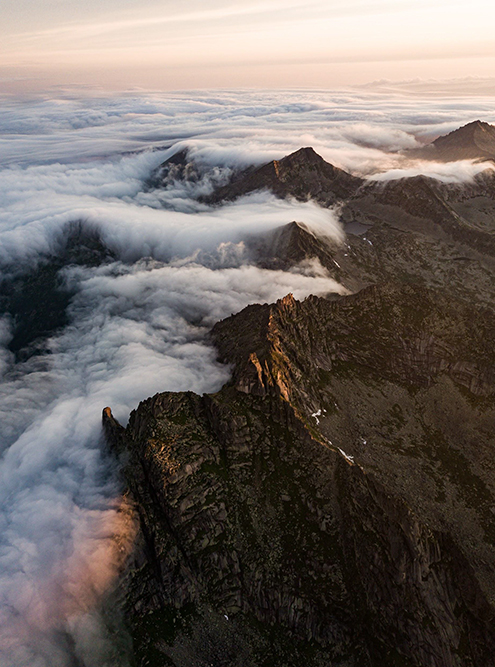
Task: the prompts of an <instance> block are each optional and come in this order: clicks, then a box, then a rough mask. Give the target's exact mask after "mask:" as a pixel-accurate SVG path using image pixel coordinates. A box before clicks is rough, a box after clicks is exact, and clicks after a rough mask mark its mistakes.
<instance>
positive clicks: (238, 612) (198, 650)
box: [103, 124, 495, 667]
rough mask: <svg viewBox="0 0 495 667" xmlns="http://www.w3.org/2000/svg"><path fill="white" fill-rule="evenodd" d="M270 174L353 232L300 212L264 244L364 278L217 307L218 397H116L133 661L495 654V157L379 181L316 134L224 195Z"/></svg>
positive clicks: (281, 666)
mask: <svg viewBox="0 0 495 667" xmlns="http://www.w3.org/2000/svg"><path fill="white" fill-rule="evenodd" d="M481 125H482V126H483V125H485V124H481ZM467 128H469V126H467ZM478 129H479V128H478V127H474V128H470V129H467V130H466V128H461V130H466V131H465V132H461V130H459V131H458V132H460V133H461V134H457V135H456V136H455V137H454V139H452V135H449V136H450V137H451V139H449V142H450V146H454V145H457V147H458V149H459V150H461V149H462V150H464V148H465V147H466V146H467V145H468V143H469V141H468V138H469V135H470V133H471V136H472V137H475V138H476V142H479V139H478V134H479V133H478ZM455 134H456V133H453V135H455ZM446 139H448V137H447V138H446ZM473 141H474V139H473ZM439 145H440V146H441V147H442V146H444V144H442V142H440V144H439ZM463 147H464V148H463ZM435 150H437V149H435ZM438 150H440V149H438ZM442 150H444V148H442ZM445 150H446V149H445ZM190 164H191V163H190V161H189V158H188V156H187V153H184V154H183V155H179V156H178V157H176V158H175V161H173V162H170V163H164V165H162V167H161V169H162V172H161V173H162V183H163V184H164V185H165V186H166V183H167V178H169V177H170V178H179V179H188V178H189V176H188V170H192V172H194V169H193V167H190V166H189V167H188V165H190ZM163 179H164V180H163ZM157 183H158V181H157ZM156 187H159V186H158V185H157V186H156ZM259 189H269V190H271V191H272V192H273V193H274V194H276V195H277V196H279V197H296V198H298V199H300V200H306V199H314V200H315V201H317V202H318V203H320V204H321V205H324V206H333V205H334V204H335V203H338V211H339V215H340V218H341V221H342V223H343V226H344V230H345V231H346V236H345V240H344V242H343V243H342V244H339V243H337V242H335V241H334V240H332V239H330V238H325V237H322V236H319V235H317V234H315V233H313V232H312V231H311V229H310V228H309V227H308V226H306V225H305V224H304V221H292V222H290V223H288V224H287V225H285V226H283V227H281V228H279V229H277V230H275V231H273V232H270V233H268V234H265V235H258V236H254V235H253V237H252V238H250V239H248V240H247V241H246V247H247V249H248V251H249V252H250V254H251V257H252V258H253V261H254V262H255V263H256V264H257V265H258V266H263V267H265V268H269V269H283V270H297V269H296V267H300V264H301V263H303V264H304V263H307V262H311V261H315V260H318V262H320V264H321V265H322V266H323V267H324V268H325V269H327V271H328V273H329V274H330V275H331V276H332V277H333V278H335V279H336V280H338V281H339V282H340V283H341V284H342V285H344V286H345V287H346V288H347V290H348V291H349V292H351V293H350V294H348V295H347V296H339V295H335V294H332V295H328V297H327V298H317V297H314V296H312V297H308V298H307V299H306V300H304V301H303V302H298V301H296V300H295V299H294V298H293V297H292V295H288V296H286V297H285V298H284V299H281V300H280V301H278V302H277V303H275V304H264V305H251V306H249V307H247V308H245V309H244V310H243V311H241V312H240V313H238V314H236V315H233V316H231V317H229V318H227V319H225V320H223V321H222V322H219V323H217V324H216V325H215V326H214V327H213V329H212V331H211V341H212V343H213V344H214V345H215V347H216V349H217V352H218V358H219V360H220V361H222V362H224V363H226V364H228V365H229V366H230V368H231V371H232V375H231V381H230V382H229V383H227V385H225V386H224V387H223V388H222V389H221V390H220V391H219V392H217V393H216V394H212V395H203V396H198V395H196V394H194V393H192V392H183V393H170V392H169V393H161V394H157V395H155V396H154V397H152V398H149V399H147V400H146V401H143V402H142V403H141V404H140V405H139V407H138V408H137V409H136V410H135V411H133V412H132V413H131V416H130V419H129V423H128V425H127V427H126V428H123V427H122V426H121V425H120V424H118V422H117V421H116V420H115V419H114V417H113V416H112V413H111V410H110V408H106V409H105V410H104V413H103V426H104V430H105V433H106V436H107V439H108V441H109V443H110V444H111V446H112V447H113V449H114V451H115V452H116V454H117V456H118V457H119V458H120V460H121V462H122V465H123V479H124V483H125V486H126V488H127V492H128V494H129V497H130V498H131V499H132V501H133V503H134V507H135V514H136V517H137V521H138V523H139V527H140V530H139V536H138V540H137V542H136V546H135V550H134V553H133V555H132V558H131V560H130V562H129V563H128V566H127V569H126V572H125V576H124V579H123V586H122V596H123V605H124V609H125V617H126V622H127V625H128V628H129V631H130V633H131V635H132V638H133V645H134V651H135V659H136V664H137V665H138V667H141V666H143V667H144V666H145V665H146V666H148V665H149V666H151V667H162V666H165V665H169V666H170V665H172V666H173V667H190V666H191V665H212V664H213V665H215V666H216V667H223V666H225V667H227V666H229V667H237V666H238V667H241V666H242V667H289V666H294V667H296V666H299V665H301V664H305V665H308V667H323V666H325V667H328V666H330V665H331V666H338V667H398V666H399V665H401V666H404V667H425V666H426V665H428V666H430V667H481V666H483V667H495V650H494V649H495V630H494V628H495V622H494V621H495V511H494V508H495V468H494V465H493V451H494V448H495V438H494V433H495V352H494V350H495V313H494V308H493V303H494V299H495V283H494V280H493V275H494V272H495V175H494V174H493V172H491V171H485V172H482V173H481V174H478V175H477V176H476V177H475V178H474V179H473V180H472V181H471V182H469V183H463V184H447V183H443V182H440V181H438V180H436V179H433V178H428V177H425V176H416V177H412V178H403V179H397V180H389V181H372V180H367V181H363V180H361V179H357V178H355V177H354V176H352V175H351V174H346V172H343V171H342V170H338V169H336V168H335V167H333V166H332V165H329V164H328V163H326V162H325V161H324V160H323V159H322V158H321V157H320V156H318V155H317V154H316V153H315V152H314V151H313V150H312V149H308V148H304V149H301V150H300V151H297V152H296V153H293V154H291V155H288V156H287V157H285V158H283V159H282V160H280V161H274V162H271V163H268V164H267V165H264V166H262V167H259V168H251V169H248V170H246V171H244V172H242V173H238V174H236V175H234V176H233V177H232V179H231V181H230V182H229V183H228V184H227V185H225V186H219V187H217V188H216V189H214V191H213V193H212V194H211V195H210V196H209V198H208V201H209V202H210V203H215V204H217V203H221V202H222V201H224V200H230V199H234V198H236V197H238V196H241V195H243V194H247V193H249V192H252V191H254V190H259Z"/></svg>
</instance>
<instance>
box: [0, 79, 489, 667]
mask: <svg viewBox="0 0 495 667" xmlns="http://www.w3.org/2000/svg"><path fill="white" fill-rule="evenodd" d="M476 104H478V107H477V108H476V106H475V103H474V102H473V103H472V104H471V106H470V105H469V104H467V103H466V102H465V100H464V101H463V104H462V105H461V104H459V105H458V106H457V107H456V106H455V105H453V103H452V102H450V103H449V105H447V104H446V103H445V104H444V103H443V102H441V101H429V102H427V103H426V104H425V107H424V108H425V112H424V115H423V117H422V118H418V114H417V111H416V110H417V107H418V102H417V100H416V99H414V100H408V99H405V98H400V99H397V100H394V99H393V98H392V97H391V96H390V95H381V96H380V95H378V94H373V95H367V94H366V93H350V92H344V93H339V94H333V95H331V94H329V93H316V92H313V93H310V92H308V91H303V92H298V91H292V92H290V93H284V94H282V93H252V92H244V93H234V92H228V91H227V92H222V93H215V94H211V93H207V92H205V93H198V94H197V95H196V96H195V98H194V99H191V98H188V97H187V96H186V95H185V94H175V95H168V96H159V95H144V94H143V95H141V96H137V95H133V96H130V95H129V96H121V97H115V98H111V99H105V98H98V99H90V98H82V97H80V98H75V97H74V96H72V97H71V98H65V99H63V100H59V101H54V100H45V99H42V98H40V99H31V100H24V101H18V100H17V101H16V100H14V99H10V100H8V99H6V100H4V109H3V116H2V120H1V121H0V132H1V133H2V135H3V136H0V156H1V158H0V163H1V165H2V169H1V170H0V264H1V266H2V268H3V270H5V271H7V272H13V273H19V272H22V271H26V270H27V269H28V268H29V267H33V266H35V265H36V264H37V263H39V262H41V261H44V259H46V258H47V257H49V256H51V255H54V254H55V255H56V254H57V253H59V252H60V251H61V249H62V247H63V243H64V239H66V237H67V225H69V224H70V223H73V222H74V221H81V224H82V226H83V228H84V227H86V228H87V229H89V230H93V231H96V232H97V233H98V234H99V236H100V238H101V239H102V241H103V243H104V244H105V245H106V246H107V247H108V248H109V249H110V250H111V251H112V252H113V253H114V256H115V259H114V260H112V261H109V262H108V263H106V264H104V265H102V266H99V267H97V268H82V267H75V266H72V267H67V268H65V269H64V271H63V276H62V277H63V279H64V280H65V283H66V284H67V285H70V286H71V288H72V290H73V292H74V297H73V299H72V301H71V304H70V307H69V321H70V323H69V325H68V326H66V327H65V328H64V329H63V330H62V331H59V332H57V333H56V334H53V336H52V337H51V338H50V340H48V341H47V343H46V346H47V348H48V350H49V352H50V354H46V355H41V356H32V357H31V358H29V359H28V360H26V361H22V362H21V361H18V362H17V363H16V362H15V359H14V356H13V355H12V354H11V353H10V352H9V350H8V347H7V346H8V342H9V340H10V337H11V335H12V330H13V329H12V327H13V323H12V321H11V319H10V318H9V317H8V316H5V317H3V318H2V319H0V373H1V377H2V384H1V385H0V421H1V423H2V439H1V440H0V447H1V451H2V459H1V462H0V664H1V665H2V667H71V666H72V665H73V664H74V663H73V662H72V660H73V658H74V657H76V658H77V660H79V663H77V664H82V665H84V666H85V667H102V666H103V665H106V666H107V667H113V666H115V667H117V665H118V666H119V667H123V666H124V665H125V659H124V658H123V657H122V655H123V653H122V651H123V648H122V647H121V646H120V647H116V646H115V645H114V644H113V643H112V642H111V641H110V640H109V638H108V636H107V634H106V630H105V623H104V622H103V620H102V617H101V615H100V613H99V604H100V602H101V600H102V598H103V597H104V595H105V592H106V591H107V590H108V589H111V585H112V581H113V579H114V577H115V575H116V573H117V571H118V567H119V566H120V564H121V563H120V561H119V557H118V553H119V551H118V549H117V548H116V546H115V540H116V538H119V539H121V540H123V541H124V542H125V540H126V538H127V539H128V540H129V541H131V540H132V532H133V527H132V522H131V521H130V519H129V516H128V514H127V513H126V511H125V506H123V505H122V499H121V498H120V489H119V484H118V481H117V477H116V474H115V463H114V462H113V461H112V459H111V457H109V456H108V455H107V453H106V450H105V447H104V445H103V443H102V442H101V432H100V414H101V410H102V408H103V407H105V406H106V405H110V406H111V407H112V409H113V411H114V413H115V414H116V416H117V418H119V419H120V420H122V421H124V422H125V420H126V418H127V416H128V414H129V411H130V410H131V409H133V408H134V407H135V406H136V404H137V403H138V402H139V400H141V399H144V398H146V397H147V396H149V395H152V394H153V393H155V392H157V391H167V390H171V391H182V390H192V391H195V392H199V393H202V392H208V391H215V390H217V389H219V388H220V387H221V386H222V384H223V383H224V382H225V381H226V380H227V379H228V377H229V369H228V368H226V367H225V366H222V365H221V364H219V363H218V362H217V361H216V358H215V351H214V349H213V348H212V347H211V346H210V344H209V342H208V339H207V332H208V330H209V328H210V327H211V326H212V325H213V324H214V323H215V322H216V321H218V320H219V319H221V318H223V317H226V316H228V315H230V314H231V313H235V312H237V311H239V310H241V309H242V308H243V307H244V306H246V305H248V304H249V303H255V302H271V301H273V300H275V299H277V298H280V297H283V296H284V295H286V294H287V293H288V292H293V293H294V295H295V296H296V298H300V299H301V298H304V297H305V296H307V295H309V294H325V293H327V292H331V291H341V292H342V288H341V287H340V286H339V285H338V284H336V283H335V282H334V281H333V280H332V279H330V278H329V277H328V275H327V274H326V272H325V271H324V270H323V269H322V267H321V266H320V265H319V264H318V263H316V262H313V263H307V264H306V265H305V266H303V267H300V270H299V271H298V270H293V271H290V272H283V271H267V270H263V269H260V268H258V267H256V266H254V265H253V264H252V259H251V258H250V255H249V251H248V248H249V244H247V243H246V241H247V240H248V239H249V237H251V236H253V235H257V234H263V233H266V232H269V231H271V230H273V229H276V228H277V227H280V226H281V225H284V224H287V223H289V222H291V221H293V220H297V221H299V222H303V223H305V224H306V225H307V227H308V228H309V229H310V230H311V231H312V232H313V233H315V234H317V235H324V236H328V237H330V238H331V239H332V240H333V241H336V242H339V241H340V240H342V230H341V227H340V225H339V223H338V220H337V217H336V214H335V213H333V212H332V211H328V210H323V209H321V208H319V207H318V206H316V205H314V204H312V203H311V202H308V203H298V202H294V201H282V200H279V199H276V198H275V197H273V196H272V195H271V194H269V193H267V192H258V193H254V194H252V195H251V196H249V197H245V198H242V199H240V200H238V201H236V202H233V203H229V204H228V205H225V206H223V207H219V208H214V207H208V206H206V205H204V204H201V203H198V201H196V200H195V199H194V195H196V194H198V193H199V192H206V191H208V188H210V187H211V177H209V176H208V175H206V176H205V178H204V179H203V180H201V181H200V182H199V183H196V184H194V185H193V184H184V183H174V184H171V185H170V186H169V187H168V188H167V189H166V190H164V191H153V190H146V189H145V188H144V182H145V180H146V179H147V178H148V177H149V175H150V173H151V172H152V170H153V169H154V168H155V167H156V166H158V165H159V164H160V163H161V162H162V161H163V160H164V159H165V158H166V157H168V156H170V155H171V154H173V153H174V152H175V151H177V150H180V149H181V148H185V147H187V148H188V149H189V151H190V154H191V156H193V157H194V158H195V159H196V160H197V161H198V163H199V164H201V165H203V167H204V169H205V171H206V172H207V171H208V170H209V169H214V170H216V172H215V178H219V179H221V178H222V175H226V174H228V173H230V171H229V170H232V169H235V168H239V167H243V166H246V165H248V164H253V163H254V164H259V163H262V162H264V161H267V160H269V159H272V158H280V157H282V156H283V155H285V154H287V153H289V152H290V151H292V150H296V149H298V148H300V147H301V146H307V145H313V147H314V148H315V150H317V151H318V152H320V153H321V154H322V155H323V157H325V158H326V159H329V160H330V161H333V162H335V163H337V164H338V165H339V166H343V167H346V168H348V169H351V170H353V171H354V172H356V173H361V174H372V173H375V172H379V171H382V172H387V173H386V174H384V176H383V177H381V178H393V177H395V175H396V174H397V173H399V172H398V171H397V170H398V169H404V168H405V165H404V163H403V158H402V156H401V155H400V154H398V153H393V152H390V151H398V150H399V149H404V148H409V147H414V146H416V145H417V143H418V140H419V141H420V140H421V139H422V137H424V136H426V135H427V134H428V133H431V134H432V135H433V134H435V132H434V128H435V127H440V126H441V127H445V126H447V125H449V126H450V125H452V124H454V122H455V124H456V125H459V124H461V123H462V121H463V120H466V121H467V120H472V119H473V117H477V116H482V117H483V118H486V119H487V120H491V119H492V118H493V117H492V118H490V117H487V115H486V114H487V113H488V103H487V102H484V101H482V100H481V101H480V100H477V102H476ZM451 129H452V128H451ZM418 138H419V139H418ZM145 148H146V149H148V148H153V149H154V150H142V149H145ZM126 151H134V152H130V153H127V154H124V153H125V152H126ZM413 169H419V170H420V171H421V170H423V171H421V173H424V170H426V169H429V172H428V173H432V174H436V175H437V177H439V178H440V177H443V178H445V179H448V178H459V179H465V180H468V179H469V178H471V177H472V174H473V173H474V171H475V170H476V169H478V167H477V166H476V167H473V166H472V165H471V164H470V163H469V164H463V165H460V164H459V165H457V166H449V165H444V166H432V165H429V166H426V165H419V166H418V165H416V166H415V167H414V168H413ZM394 170H395V171H394ZM449 170H450V171H449ZM400 173H404V174H405V173H406V172H404V171H401V172H400ZM407 173H409V172H407ZM209 178H210V180H208V179H209ZM145 190H146V191H145Z"/></svg>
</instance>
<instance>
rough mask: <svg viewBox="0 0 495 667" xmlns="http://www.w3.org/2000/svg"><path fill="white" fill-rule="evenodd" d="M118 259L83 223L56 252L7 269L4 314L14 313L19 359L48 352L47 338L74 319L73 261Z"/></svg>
mask: <svg viewBox="0 0 495 667" xmlns="http://www.w3.org/2000/svg"><path fill="white" fill-rule="evenodd" d="M112 259H114V256H113V254H112V253H111V252H110V251H109V250H108V248H106V247H105V245H104V244H103V243H102V241H101V239H100V237H99V235H98V234H97V233H96V232H95V231H93V230H91V229H88V228H86V227H85V226H84V225H83V224H82V223H80V222H74V223H72V224H69V225H67V227H66V229H65V230H64V231H63V233H62V234H61V235H60V237H59V238H57V239H55V240H54V243H53V250H52V252H51V254H47V256H46V257H44V258H42V259H41V260H40V261H39V262H38V263H37V264H36V265H35V266H32V267H29V266H28V267H26V268H23V270H21V271H19V267H18V266H15V267H10V268H11V270H10V271H9V267H7V268H4V272H3V275H2V276H1V278H0V315H4V314H7V315H8V316H10V317H11V318H12V323H13V336H12V339H11V341H10V343H9V346H8V347H9V349H10V350H11V351H12V352H14V353H15V355H16V357H17V358H18V359H25V358H27V357H29V356H30V355H32V354H36V353H38V352H40V351H43V346H44V341H45V340H46V338H47V337H49V336H51V335H53V334H54V333H55V332H56V331H57V330H60V329H61V328H63V327H64V326H65V325H66V324H67V323H68V318H67V308H68V306H69V303H70V300H71V298H72V297H73V292H72V291H71V289H70V288H68V287H67V285H66V283H65V282H64V279H63V275H62V272H63V270H64V269H65V268H67V267H69V266H74V265H75V266H99V265H100V264H103V263H105V262H107V261H111V260H112Z"/></svg>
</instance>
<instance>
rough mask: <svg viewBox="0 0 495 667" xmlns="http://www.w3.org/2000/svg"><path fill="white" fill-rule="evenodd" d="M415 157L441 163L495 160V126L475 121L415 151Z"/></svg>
mask: <svg viewBox="0 0 495 667" xmlns="http://www.w3.org/2000/svg"><path fill="white" fill-rule="evenodd" d="M414 156H415V157H423V158H426V159H430V160H439V161H441V162H453V161H455V160H493V159H495V126H493V125H490V124H489V123H484V122H483V121H481V120H475V121H473V122H472V123H468V124H467V125H463V126H462V127H460V128H458V129H457V130H454V131H453V132H450V133H449V134H447V135H445V136H441V137H438V139H435V141H434V142H433V143H432V144H429V145H428V146H425V147H424V148H423V149H420V150H419V151H414Z"/></svg>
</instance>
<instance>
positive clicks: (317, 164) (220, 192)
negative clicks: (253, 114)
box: [203, 148, 363, 205]
mask: <svg viewBox="0 0 495 667" xmlns="http://www.w3.org/2000/svg"><path fill="white" fill-rule="evenodd" d="M362 182H363V181H362V180H361V179H360V178H357V177H356V176H352V175H351V174H348V173H347V172H346V171H344V170H343V169H339V168H338V167H334V166H333V165H332V164H330V163H328V162H325V160H324V159H323V158H322V157H321V156H320V155H318V153H316V152H315V151H314V150H313V149H312V148H300V149H299V150H298V151H296V152H295V153H291V154H290V155H287V156H286V157H284V158H282V159H281V160H272V161H271V162H269V163H268V164H265V165H263V166H261V167H258V168H256V169H248V170H246V171H243V172H241V173H240V174H237V175H236V176H235V177H234V179H233V180H232V181H231V182H230V183H229V184H227V185H225V186H222V187H219V188H217V189H216V190H215V191H214V192H213V194H211V195H209V196H207V197H204V198H203V200H204V201H205V202H207V203H219V202H221V201H229V200H233V199H237V198H238V197H242V196H243V195H247V194H249V193H250V192H254V191H255V190H264V189H268V190H271V191H272V192H273V193H274V194H275V195H277V196H278V197H288V196H291V197H295V198H296V199H299V200H301V201H307V200H308V199H314V200H315V201H317V202H318V203H321V204H324V205H330V204H333V203H335V202H337V201H339V200H342V199H346V198H348V197H350V196H351V195H352V194H353V193H354V192H355V191H356V190H357V189H358V188H359V186H360V185H361V184H362Z"/></svg>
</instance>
